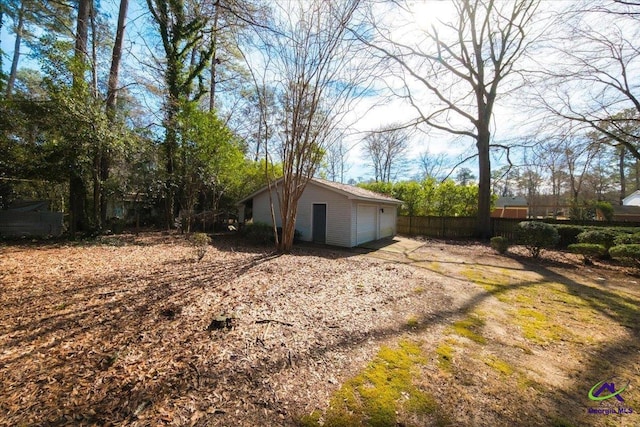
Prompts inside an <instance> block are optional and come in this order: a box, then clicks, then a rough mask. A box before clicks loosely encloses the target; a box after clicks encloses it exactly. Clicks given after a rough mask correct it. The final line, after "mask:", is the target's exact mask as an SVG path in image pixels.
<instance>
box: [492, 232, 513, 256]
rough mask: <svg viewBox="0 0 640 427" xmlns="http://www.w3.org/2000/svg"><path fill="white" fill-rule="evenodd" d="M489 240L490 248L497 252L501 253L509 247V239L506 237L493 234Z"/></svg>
mask: <svg viewBox="0 0 640 427" xmlns="http://www.w3.org/2000/svg"><path fill="white" fill-rule="evenodd" d="M489 242H490V244H491V248H492V249H494V250H495V251H496V252H498V253H499V254H503V253H505V252H507V250H508V249H509V240H507V238H506V237H502V236H495V237H492V238H491V240H490V241H489Z"/></svg>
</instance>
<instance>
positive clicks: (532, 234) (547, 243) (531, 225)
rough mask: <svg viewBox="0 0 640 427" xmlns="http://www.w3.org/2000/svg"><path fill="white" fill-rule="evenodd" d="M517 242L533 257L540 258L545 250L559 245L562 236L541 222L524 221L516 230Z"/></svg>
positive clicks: (551, 226) (553, 228) (549, 225)
mask: <svg viewBox="0 0 640 427" xmlns="http://www.w3.org/2000/svg"><path fill="white" fill-rule="evenodd" d="M516 236H517V242H518V243H519V244H521V245H523V246H524V247H526V248H527V249H528V250H529V253H531V256H532V257H534V258H538V257H539V256H540V252H541V251H542V249H544V248H551V247H554V246H555V245H557V244H558V241H559V240H560V235H559V234H558V231H557V230H556V228H555V227H554V226H553V225H551V224H547V223H544V222H540V221H523V222H521V223H519V224H518V227H517V228H516Z"/></svg>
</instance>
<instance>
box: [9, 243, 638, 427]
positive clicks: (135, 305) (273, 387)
mask: <svg viewBox="0 0 640 427" xmlns="http://www.w3.org/2000/svg"><path fill="white" fill-rule="evenodd" d="M410 246H411V248H412V249H411V250H405V249H403V250H400V251H398V250H396V249H395V248H396V246H394V245H391V246H388V247H386V248H382V249H381V250H377V251H371V252H367V251H358V250H356V251H347V250H338V249H327V248H317V247H306V246H303V247H298V248H296V249H295V250H294V251H293V253H292V254H288V255H280V256H279V255H277V254H275V253H273V252H272V251H271V249H270V248H267V247H256V246H250V245H246V244H244V243H242V242H241V241H238V240H236V239H234V238H228V237H225V238H222V237H220V238H216V239H214V242H213V244H212V246H210V247H209V249H208V251H207V253H206V255H205V256H204V258H203V259H202V260H200V261H198V255H197V253H196V251H195V249H194V248H193V247H192V246H190V245H189V243H188V242H187V241H186V240H185V239H184V238H183V237H182V236H180V235H175V234H166V233H165V234H161V233H148V234H141V235H139V236H134V235H122V236H111V237H103V238H101V239H98V240H97V241H92V242H80V243H52V244H46V243H27V244H5V245H3V246H0V285H1V286H2V293H1V294H0V302H1V303H2V311H1V312H0V382H1V383H2V385H3V391H2V394H1V397H0V425H109V424H111V425H202V426H204V425H247V426H250V425H323V424H324V425H380V426H385V425H388V426H395V425H406V426H410V425H415V426H423V425H452V426H453V425H456V426H460V425H467V426H475V425H540V426H542V425H556V426H562V425H567V426H568V425H574V426H579V425H602V426H606V425H616V426H618V425H629V426H631V425H637V424H638V422H639V421H640V419H638V415H637V412H638V411H640V392H639V391H638V384H639V383H638V379H639V377H640V375H639V374H640V341H639V340H638V333H639V331H640V326H639V325H640V323H639V322H638V320H639V318H640V316H639V311H638V306H639V303H640V285H639V281H640V280H639V279H638V278H637V277H635V276H631V275H629V274H628V273H629V272H628V271H626V270H624V269H620V268H611V267H608V266H605V265H596V266H593V267H589V270H587V269H586V268H583V267H582V266H581V265H580V263H579V260H578V259H577V258H575V257H573V256H571V255H565V254H560V253H547V254H545V255H543V259H542V260H540V261H536V262H532V261H530V260H528V259H526V258H524V257H522V256H521V255H519V254H518V253H515V254H507V255H506V256H500V255H497V254H494V253H493V252H492V251H491V249H490V248H488V246H486V245H482V244H476V243H473V242H468V243H466V244H459V243H457V244H455V243H450V242H449V243H448V242H437V241H425V242H415V241H413V242H412V245H410ZM221 319H222V321H220V320H221ZM600 381H605V382H606V383H607V385H610V383H615V387H616V391H619V390H620V389H622V387H623V386H624V385H625V384H627V383H629V385H628V387H627V388H626V389H625V390H623V391H622V392H621V393H620V395H619V396H620V397H621V398H623V399H624V401H622V402H621V401H618V400H617V399H616V398H610V399H605V400H602V401H594V400H590V399H589V397H588V394H589V391H590V389H591V388H592V387H593V386H594V385H595V384H596V383H598V382H600ZM606 393H608V392H603V393H602V394H601V396H605V395H606ZM596 394H597V390H596ZM612 407H615V408H616V411H618V410H619V408H623V409H630V410H632V411H633V412H634V413H632V414H616V415H605V414H604V413H603V412H606V411H607V410H608V409H609V408H612ZM590 411H591V412H593V411H596V412H598V411H599V412H601V413H597V414H593V413H590Z"/></svg>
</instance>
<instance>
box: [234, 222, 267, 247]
mask: <svg viewBox="0 0 640 427" xmlns="http://www.w3.org/2000/svg"><path fill="white" fill-rule="evenodd" d="M241 234H242V235H243V236H244V237H245V238H246V239H247V240H250V241H252V242H254V243H259V244H267V243H270V242H273V227H272V226H270V225H269V224H266V223H264V222H254V223H251V224H247V225H245V226H244V228H243V229H242V232H241Z"/></svg>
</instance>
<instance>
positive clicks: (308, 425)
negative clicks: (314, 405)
mask: <svg viewBox="0 0 640 427" xmlns="http://www.w3.org/2000/svg"><path fill="white" fill-rule="evenodd" d="M320 418H322V411H319V410H317V409H316V410H315V411H313V412H312V413H310V414H308V415H304V416H302V418H300V420H299V421H298V425H299V426H300V427H316V426H318V425H320Z"/></svg>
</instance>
